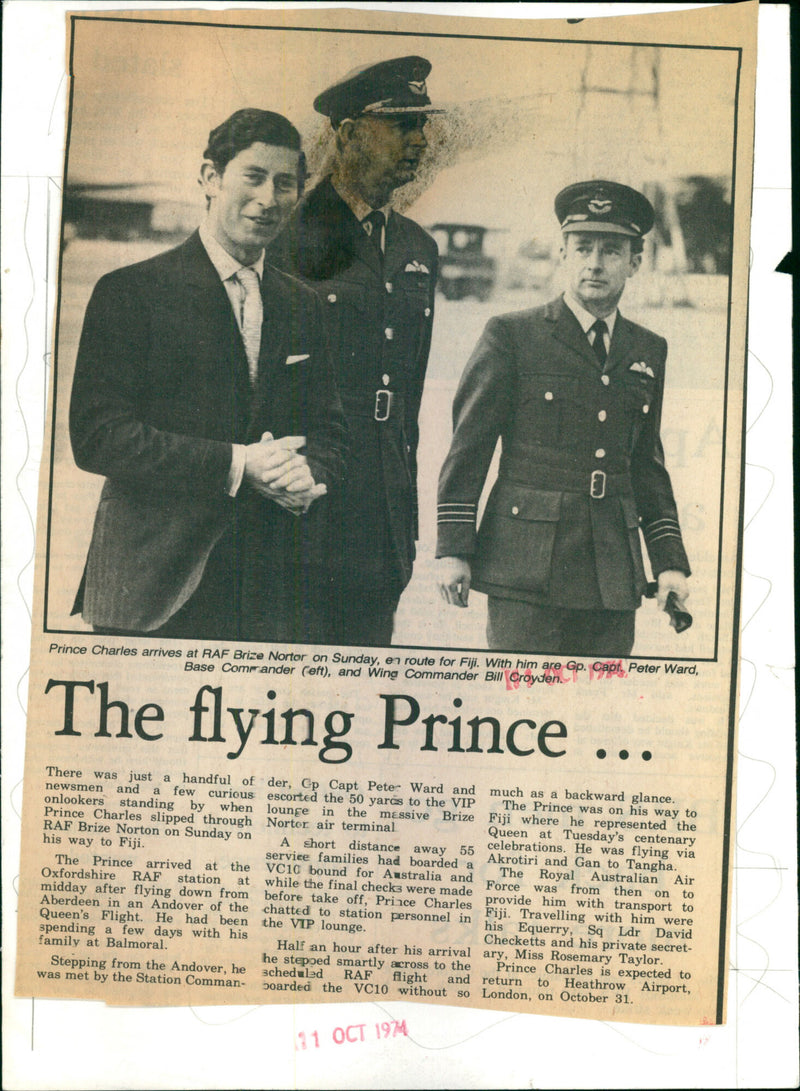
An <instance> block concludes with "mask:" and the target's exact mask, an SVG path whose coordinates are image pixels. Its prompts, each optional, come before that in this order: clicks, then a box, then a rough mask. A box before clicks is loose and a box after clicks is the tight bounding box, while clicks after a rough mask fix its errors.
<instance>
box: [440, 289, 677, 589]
mask: <svg viewBox="0 0 800 1091" xmlns="http://www.w3.org/2000/svg"><path fill="white" fill-rule="evenodd" d="M666 355H667V343H666V341H665V340H664V339H663V338H662V337H659V336H658V335H657V334H655V333H652V332H651V331H650V330H647V329H645V328H644V327H642V326H638V325H636V324H634V323H633V322H629V321H628V320H627V319H625V318H623V317H622V315H619V316H618V317H617V321H616V324H615V328H614V335H613V338H612V340H611V347H610V352H609V355H608V359H607V361H606V364H605V366H604V367H602V368H601V366H600V364H599V362H598V360H597V358H596V356H595V355H594V352H593V350H592V348H591V346H590V344H589V341H588V339H587V337H586V335H585V334H584V332H583V330H582V329H581V327H580V324H579V323H578V321H577V319H576V318H575V316H574V315H573V313H572V312H571V311H570V309H569V308H568V307H567V306H566V304H565V303H564V301H563V298H562V299H558V300H555V301H553V302H551V303H549V304H548V305H546V306H544V307H538V308H535V309H532V310H527V311H520V312H516V313H513V314H507V315H501V316H499V317H497V318H493V319H491V321H490V322H489V323H488V325H487V327H486V330H485V331H484V333H483V336H482V337H481V339H480V341H479V343H478V345H477V346H476V348H475V351H474V352H473V354H472V356H471V358H470V360H469V362H468V363H467V366H466V369H465V371H464V374H463V376H462V379H461V382H460V384H459V387H458V391H457V393H456V398H455V402H454V406H453V417H454V434H453V440H452V444H451V447H450V452H449V454H448V456H447V459H446V460H445V463H444V466H443V467H442V472H441V476H440V481H439V536H438V547H437V556H440V557H441V556H463V557H468V558H470V559H471V562H472V577H473V578H472V586H473V587H474V588H476V589H477V590H479V591H484V592H486V593H487V594H489V595H491V596H494V597H497V598H504V599H513V600H517V601H521V602H527V603H531V604H536V605H540V606H550V607H553V608H557V609H569V610H595V611H596V610H614V611H633V610H635V609H636V608H637V607H638V606H639V604H640V602H641V596H642V593H643V591H644V590H645V586H646V576H645V570H644V564H643V560H642V550H641V544H640V529H641V531H642V533H643V535H644V539H645V542H646V544H647V550H648V554H649V557H650V563H651V566H652V570H653V574H654V575H655V576H658V574H659V573H660V572H662V571H665V570H668V569H676V570H680V571H682V572H684V573H685V574H687V575H688V574H689V563H688V560H687V557H686V553H685V551H684V547H683V542H682V539H681V532H680V527H679V524H678V517H677V511H676V507H675V500H674V497H673V493H672V486H671V483H670V478H669V474H668V472H667V469H666V467H665V464H664V452H663V448H662V444H661V438H660V435H659V430H660V422H661V404H662V399H663V393H664V367H665V361H666ZM498 437H499V438H500V439H501V442H502V455H501V460H500V470H499V474H498V479H497V482H496V483H495V485H494V488H493V489H492V492H491V495H490V497H489V500H488V503H487V506H486V511H485V514H484V517H483V520H482V522H481V527H480V530H479V531H477V532H476V515H477V506H478V500H479V498H480V494H481V491H482V488H483V485H484V481H485V478H486V474H487V471H488V468H489V463H490V461H491V459H492V455H493V453H494V450H495V446H496V443H497V439H498Z"/></svg>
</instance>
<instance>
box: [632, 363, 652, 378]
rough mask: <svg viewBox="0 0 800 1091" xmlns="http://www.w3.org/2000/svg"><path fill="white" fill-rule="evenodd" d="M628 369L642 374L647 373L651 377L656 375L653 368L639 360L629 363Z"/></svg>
mask: <svg viewBox="0 0 800 1091" xmlns="http://www.w3.org/2000/svg"><path fill="white" fill-rule="evenodd" d="M628 371H638V372H640V373H641V374H642V375H649V376H650V378H651V379H655V377H656V376H655V372H654V371H653V369H652V368H651V367H648V366H647V364H646V363H644V361H639V363H636V364H631V366H630V367H629V368H628Z"/></svg>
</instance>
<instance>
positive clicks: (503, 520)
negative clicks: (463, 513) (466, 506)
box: [476, 481, 561, 595]
mask: <svg viewBox="0 0 800 1091" xmlns="http://www.w3.org/2000/svg"><path fill="white" fill-rule="evenodd" d="M560 517H561V493H558V492H545V491H543V490H541V489H532V488H529V487H527V486H525V485H519V484H516V483H515V482H508V481H506V482H498V483H497V484H496V485H495V488H494V490H493V492H492V495H491V496H490V498H489V503H488V504H487V507H486V514H485V515H484V518H483V522H482V523H481V527H480V531H479V533H478V551H477V556H476V575H477V576H478V578H479V579H481V580H484V581H486V582H487V583H493V584H497V585H499V586H501V587H507V588H513V589H515V590H520V591H528V592H533V593H536V594H541V595H546V594H547V593H548V591H549V588H550V573H551V569H552V562H553V546H554V544H555V537H556V530H557V528H558V522H559V519H560Z"/></svg>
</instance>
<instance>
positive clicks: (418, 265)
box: [403, 261, 431, 276]
mask: <svg viewBox="0 0 800 1091" xmlns="http://www.w3.org/2000/svg"><path fill="white" fill-rule="evenodd" d="M403 272H405V273H426V274H427V275H428V276H430V275H431V271H430V269H429V268H428V266H427V265H423V264H422V262H421V261H410V262H409V263H408V265H407V266H406V267H405V269H404V270H403Z"/></svg>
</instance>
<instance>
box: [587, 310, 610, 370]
mask: <svg viewBox="0 0 800 1091" xmlns="http://www.w3.org/2000/svg"><path fill="white" fill-rule="evenodd" d="M589 328H590V330H594V341H593V342H592V348H593V349H594V354H595V356H596V357H597V360H598V363H599V364H600V366H601V367H602V366H604V365H605V362H606V360H607V358H608V353H607V352H606V334H607V333H608V326H607V325H606V322H605V319H603V318H598V319H597V321H596V322H593V323H592V325H591V326H590V327H589Z"/></svg>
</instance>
